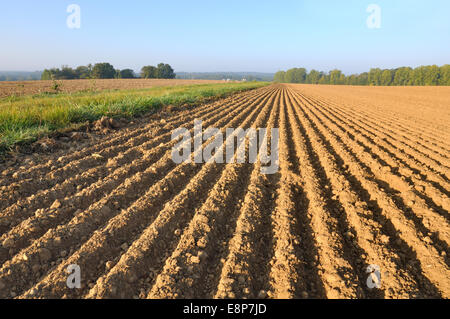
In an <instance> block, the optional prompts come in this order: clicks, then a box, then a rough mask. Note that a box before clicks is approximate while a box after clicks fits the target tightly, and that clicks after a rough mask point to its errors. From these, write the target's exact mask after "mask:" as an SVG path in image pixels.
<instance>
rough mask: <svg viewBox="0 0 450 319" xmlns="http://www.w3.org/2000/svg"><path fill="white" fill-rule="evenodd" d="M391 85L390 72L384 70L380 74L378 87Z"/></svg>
mask: <svg viewBox="0 0 450 319" xmlns="http://www.w3.org/2000/svg"><path fill="white" fill-rule="evenodd" d="M391 83H392V72H391V70H384V71H383V73H381V78H380V85H385V86H388V85H391Z"/></svg>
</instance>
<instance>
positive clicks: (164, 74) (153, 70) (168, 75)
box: [141, 63, 176, 79]
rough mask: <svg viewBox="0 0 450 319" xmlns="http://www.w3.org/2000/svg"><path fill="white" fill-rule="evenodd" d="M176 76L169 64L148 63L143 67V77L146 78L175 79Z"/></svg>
mask: <svg viewBox="0 0 450 319" xmlns="http://www.w3.org/2000/svg"><path fill="white" fill-rule="evenodd" d="M175 76H176V74H175V72H174V71H173V69H172V67H171V66H170V65H169V64H164V63H160V64H158V66H156V67H155V66H152V65H147V66H144V67H143V68H142V69H141V78H144V79H174V78H175Z"/></svg>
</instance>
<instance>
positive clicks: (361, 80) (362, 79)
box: [357, 72, 369, 85]
mask: <svg viewBox="0 0 450 319" xmlns="http://www.w3.org/2000/svg"><path fill="white" fill-rule="evenodd" d="M357 82H358V85H369V73H368V72H364V73H361V74H360V75H358V76H357Z"/></svg>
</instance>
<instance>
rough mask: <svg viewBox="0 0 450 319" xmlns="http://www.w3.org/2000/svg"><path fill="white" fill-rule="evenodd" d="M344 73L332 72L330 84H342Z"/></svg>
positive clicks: (339, 71)
mask: <svg viewBox="0 0 450 319" xmlns="http://www.w3.org/2000/svg"><path fill="white" fill-rule="evenodd" d="M341 75H342V71H341V70H337V69H335V70H332V71H330V84H334V85H336V84H340V80H341Z"/></svg>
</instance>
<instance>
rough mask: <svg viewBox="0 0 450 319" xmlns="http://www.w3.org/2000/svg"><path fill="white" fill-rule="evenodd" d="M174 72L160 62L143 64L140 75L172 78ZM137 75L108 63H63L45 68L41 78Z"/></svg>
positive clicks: (129, 76)
mask: <svg viewBox="0 0 450 319" xmlns="http://www.w3.org/2000/svg"><path fill="white" fill-rule="evenodd" d="M175 76H176V74H175V73H174V70H173V69H172V67H171V66H170V65H169V64H164V63H160V64H158V65H157V66H151V65H148V66H144V67H142V69H141V73H140V77H141V78H144V79H174V78H175ZM137 77H138V76H137V75H136V74H135V73H134V71H133V70H131V69H124V70H118V69H115V68H114V66H113V65H111V64H110V63H96V64H94V65H92V64H89V65H87V66H84V65H81V66H79V67H77V68H75V69H73V68H71V67H68V66H66V65H63V66H62V67H61V68H52V69H45V70H44V72H42V75H41V80H72V79H134V78H137Z"/></svg>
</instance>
